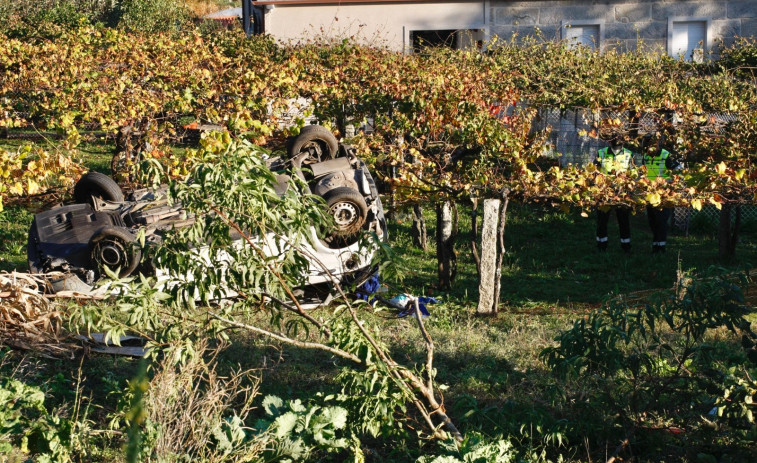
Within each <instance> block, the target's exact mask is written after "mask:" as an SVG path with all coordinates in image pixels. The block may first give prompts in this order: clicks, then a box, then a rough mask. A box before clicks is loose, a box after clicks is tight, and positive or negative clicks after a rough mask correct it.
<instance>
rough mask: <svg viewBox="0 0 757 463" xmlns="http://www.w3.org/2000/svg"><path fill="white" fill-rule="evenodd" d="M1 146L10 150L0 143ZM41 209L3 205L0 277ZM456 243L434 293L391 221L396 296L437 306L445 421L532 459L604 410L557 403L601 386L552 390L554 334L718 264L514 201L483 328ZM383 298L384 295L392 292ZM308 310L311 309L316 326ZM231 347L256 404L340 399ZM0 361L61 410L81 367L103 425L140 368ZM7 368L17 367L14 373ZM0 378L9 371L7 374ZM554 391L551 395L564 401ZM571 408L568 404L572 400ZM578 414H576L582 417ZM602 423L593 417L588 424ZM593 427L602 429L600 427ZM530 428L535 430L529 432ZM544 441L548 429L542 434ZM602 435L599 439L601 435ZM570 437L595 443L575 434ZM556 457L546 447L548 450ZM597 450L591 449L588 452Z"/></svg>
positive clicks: (319, 381)
mask: <svg viewBox="0 0 757 463" xmlns="http://www.w3.org/2000/svg"><path fill="white" fill-rule="evenodd" d="M5 146H8V145H5ZM112 150H113V147H112V145H109V144H108V143H105V142H93V143H88V144H85V145H84V146H82V148H81V152H82V155H83V157H85V159H87V166H88V167H89V168H91V169H93V170H98V171H102V172H106V173H107V172H108V169H109V162H110V155H111V153H112ZM36 207H39V206H38V205H28V204H26V205H21V204H18V205H12V206H10V207H8V208H7V209H6V210H5V211H4V212H2V213H0V269H1V270H11V269H18V270H21V271H24V270H26V263H25V260H26V256H25V244H26V231H27V230H28V227H29V224H30V222H31V219H32V217H33V211H34V210H35V208H36ZM460 211H461V214H462V215H461V217H460V235H459V238H458V246H457V250H458V265H459V273H458V277H457V280H456V282H455V285H454V287H453V289H452V290H450V291H440V290H439V289H438V287H437V286H436V260H435V255H434V252H433V250H432V249H429V250H427V251H422V250H419V249H416V248H414V247H412V245H411V244H410V243H411V239H410V235H409V231H410V223H409V220H407V218H408V217H409V216H406V215H404V214H402V213H398V214H397V217H398V220H397V221H396V222H395V223H392V224H391V227H390V236H391V242H392V245H393V246H394V248H395V251H396V252H397V253H398V254H399V255H401V256H403V259H404V261H405V262H404V265H403V267H405V268H406V269H411V270H408V272H407V273H408V274H407V278H406V280H405V283H404V285H403V286H402V287H400V288H396V289H393V290H392V291H393V292H395V291H396V292H399V291H407V292H409V293H412V294H415V295H432V296H435V297H437V298H439V299H440V301H441V302H440V303H439V304H436V305H432V306H430V307H429V309H430V311H431V317H429V318H428V319H427V320H426V324H427V327H428V329H429V331H430V333H431V335H432V337H433V339H434V342H435V346H436V356H435V366H436V368H437V377H436V379H437V381H438V382H439V383H440V384H443V385H446V386H447V387H448V389H447V390H446V391H445V393H444V397H445V405H446V407H447V409H448V412H449V413H450V414H451V415H452V417H453V419H455V420H456V423H457V424H458V425H459V426H461V428H462V429H463V430H465V431H472V430H477V431H479V432H483V433H484V434H486V435H489V436H496V435H501V434H503V435H511V436H519V439H520V444H521V445H523V446H531V447H533V448H539V446H540V445H542V444H544V443H545V440H548V439H549V438H550V437H549V436H550V435H556V434H550V432H554V433H557V432H559V431H560V429H562V428H561V427H560V426H563V424H561V423H564V420H563V418H564V416H563V415H565V414H569V413H589V414H592V413H593V414H594V415H596V416H597V417H601V419H607V421H608V422H609V418H607V417H606V416H605V415H606V413H607V411H603V410H590V409H588V408H589V407H590V403H589V402H587V403H586V404H583V405H581V403H579V404H575V403H568V402H566V401H567V400H568V398H567V397H564V396H562V395H561V394H564V392H565V390H570V391H571V393H572V394H575V397H580V396H582V395H584V394H585V395H587V396H590V395H592V394H597V393H598V391H600V390H601V388H602V387H603V383H602V381H601V380H600V379H599V378H584V380H583V381H582V382H575V383H574V384H568V385H565V384H562V385H560V384H558V383H557V382H556V379H555V377H554V376H552V374H551V372H550V371H549V370H548V369H547V368H546V367H545V365H544V364H543V363H542V361H541V360H540V359H539V357H538V355H539V352H541V350H542V349H544V348H545V347H547V346H550V345H552V344H553V343H554V341H553V339H554V337H555V336H556V335H558V334H559V333H560V332H561V331H562V330H564V329H566V328H567V327H569V326H571V324H572V323H573V321H574V320H575V319H577V318H580V317H583V316H584V315H585V314H586V313H587V311H589V310H591V309H593V308H596V307H598V306H599V305H600V303H601V302H602V301H603V300H604V299H606V298H607V297H608V296H609V295H611V294H629V293H644V292H649V291H651V290H657V289H665V288H670V287H671V286H672V285H673V284H674V282H675V280H676V277H677V275H678V273H679V271H685V272H697V271H701V270H703V269H704V268H706V267H708V266H710V265H714V264H719V263H718V261H717V260H716V256H717V241H716V239H715V238H714V237H713V235H712V233H710V232H708V231H707V230H708V229H707V228H706V227H705V226H703V225H702V224H698V227H699V228H697V230H700V231H702V233H696V234H691V235H690V236H683V235H681V234H677V233H675V232H673V233H672V234H671V236H670V238H669V242H670V244H669V250H668V253H667V254H665V255H651V254H650V241H651V234H650V231H649V230H648V226H647V224H646V219H645V217H644V214H643V213H642V214H637V215H635V216H633V217H632V239H633V246H634V248H633V252H632V253H631V254H630V255H626V254H624V253H622V252H621V250H620V247H619V245H618V246H610V249H609V250H608V251H607V252H606V253H601V254H600V253H598V252H597V250H596V244H595V240H594V227H595V222H594V220H595V219H594V217H589V218H583V217H581V216H580V215H579V214H578V213H572V214H565V213H563V212H559V211H556V210H553V209H549V208H543V207H538V206H526V205H518V204H513V205H511V206H510V209H509V213H508V222H507V229H506V237H505V240H506V247H507V256H506V259H505V263H504V266H503V275H502V306H501V310H500V312H499V313H498V314H497V315H496V316H493V317H486V318H482V317H477V316H475V305H476V299H477V293H478V286H477V279H476V273H475V266H474V261H473V258H472V254H471V252H470V249H469V246H468V245H467V243H468V242H469V241H470V237H471V235H470V232H469V229H470V220H469V216H468V212H469V211H467V210H466V209H465V208H461V209H460ZM427 224H428V227H429V236H430V237H433V236H434V232H435V230H434V224H435V221H434V220H433V217H432V216H431V215H430V214H427ZM616 239H617V226H616V225H615V224H614V223H613V222H611V226H610V240H611V243H613V240H616ZM756 261H757V229H755V225H754V223H748V224H747V226H746V227H744V229H743V230H742V241H741V242H740V243H739V246H738V255H737V257H736V259H735V260H734V262H730V263H728V265H727V266H728V268H731V269H734V270H737V269H744V268H749V267H750V266H751V265H752V264H753V263H754V262H756ZM393 292H390V293H389V296H391V295H393ZM319 311H324V312H323V315H324V316H326V315H327V313H326V312H325V311H326V309H318V311H316V312H314V314H315V315H316V316H319ZM365 316H366V318H368V319H370V320H371V321H372V322H374V323H376V324H377V325H378V326H379V327H380V330H381V336H382V338H383V340H384V342H386V343H387V344H388V345H389V346H390V349H391V351H392V353H393V355H394V356H395V358H397V359H398V360H400V361H402V362H403V363H406V364H410V365H422V364H423V361H424V357H423V355H424V353H423V352H422V338H421V336H420V333H419V332H418V329H417V326H416V322H415V320H414V319H412V318H406V319H396V318H386V313H378V314H370V313H366V314H365ZM232 341H233V343H232V345H231V347H229V348H228V349H226V350H225V351H224V352H223V353H222V354H221V355H220V356H219V362H220V367H221V368H222V369H226V370H227V371H230V370H232V369H234V368H237V367H239V366H241V367H242V368H246V369H250V368H251V369H255V370H257V371H258V372H259V373H260V374H261V375H262V377H263V382H262V384H261V385H260V388H261V389H260V393H261V394H262V395H267V394H275V395H278V396H280V397H282V398H301V399H304V400H307V399H309V398H312V397H313V395H314V394H315V393H316V392H323V393H334V392H338V391H339V390H340V389H341V384H339V383H338V381H337V380H336V375H337V374H338V372H339V370H340V363H339V362H336V361H334V360H333V359H332V358H329V357H327V356H324V355H322V354H321V353H317V352H313V351H308V350H303V349H298V348H293V347H289V346H283V345H279V344H276V343H271V342H269V341H267V340H265V339H260V338H257V337H253V336H250V335H246V334H240V333H237V334H233V335H232ZM712 342H713V346H714V347H715V348H716V349H719V350H721V351H723V352H728V351H729V350H733V349H734V348H735V342H736V341H735V340H734V339H733V337H732V336H730V335H726V334H722V333H721V334H719V335H718V336H716V337H715V338H713V340H712ZM6 357H7V358H8V359H9V360H7V361H6V362H5V364H6V366H7V364H8V362H11V363H13V362H17V364H18V365H25V366H22V367H20V368H21V371H25V372H26V373H25V374H26V377H27V378H28V380H29V381H30V382H33V383H43V384H45V385H46V390H47V391H48V393H49V394H50V396H51V397H52V398H53V400H54V403H56V404H63V403H65V402H67V401H70V400H71V395H72V391H74V390H75V388H76V378H77V377H78V369H79V362H81V368H82V372H83V377H84V380H83V382H82V384H81V385H80V386H81V387H82V389H83V391H84V395H85V396H87V397H89V398H90V399H91V402H92V403H93V404H96V407H94V408H93V410H94V411H93V414H92V415H91V416H90V418H91V419H93V420H94V421H95V422H96V423H97V424H98V425H99V426H105V425H106V423H105V420H106V417H107V415H108V413H111V412H113V410H114V409H115V406H116V403H115V399H114V397H116V396H115V395H114V394H113V392H114V391H119V390H122V389H123V388H124V387H125V384H126V381H127V380H128V379H131V378H132V377H133V375H134V374H135V373H136V371H137V364H138V362H137V361H134V360H130V359H122V358H110V357H105V356H98V355H87V356H84V357H79V358H77V359H76V360H75V361H71V360H60V359H58V360H48V359H42V358H36V357H34V356H29V357H26V356H22V355H21V354H19V353H7V354H6ZM17 371H18V369H17ZM4 374H8V369H7V368H6V371H5V372H4ZM561 391H562V392H561ZM575 397H574V398H573V399H570V400H575ZM582 407H583V408H582ZM598 419H599V418H598ZM600 421H601V420H600ZM534 426H539V427H541V428H540V429H541V431H539V432H537V431H535V430H534V428H533V427H534ZM550 430H551V431H550ZM610 431H611V430H606V432H607V433H608V435H610ZM571 432H574V433H579V434H580V433H581V432H585V433H587V434H591V433H593V432H597V430H596V429H593V428H591V427H590V426H589V424H587V425H586V429H585V430H583V431H581V430H580V429H578V430H576V429H573V430H572V431H571ZM571 444H572V447H570V449H569V450H568V449H567V448H566V449H565V452H566V454H565V456H566V457H568V458H570V459H573V460H581V459H585V458H586V455H583V456H581V455H578V454H576V452H578V450H576V449H578V448H580V445H581V444H580V443H576V442H573V443H571ZM366 445H368V446H375V448H374V447H371V448H373V450H371V451H372V452H374V453H375V454H376V455H380V457H376V458H374V459H373V460H371V461H408V458H409V457H408V454H407V452H404V453H403V452H399V451H398V452H397V456H392V455H393V452H392V451H391V450H390V449H388V448H382V447H381V446H382V445H384V444H381V443H372V442H368V441H367V442H366ZM553 448H556V447H553ZM588 451H591V452H595V453H594V454H595V455H596V454H597V453H596V449H589V450H587V452H588Z"/></svg>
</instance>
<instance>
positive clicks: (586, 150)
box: [533, 108, 757, 232]
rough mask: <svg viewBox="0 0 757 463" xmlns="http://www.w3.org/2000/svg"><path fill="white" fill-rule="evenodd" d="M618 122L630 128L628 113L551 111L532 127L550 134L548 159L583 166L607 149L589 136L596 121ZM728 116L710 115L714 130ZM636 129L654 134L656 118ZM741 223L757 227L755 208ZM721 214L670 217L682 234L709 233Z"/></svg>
mask: <svg viewBox="0 0 757 463" xmlns="http://www.w3.org/2000/svg"><path fill="white" fill-rule="evenodd" d="M600 117H601V118H608V117H609V118H613V119H618V120H619V121H620V122H621V124H622V125H623V126H625V127H630V126H631V122H630V121H629V120H628V113H627V112H610V113H602V114H601V115H600V114H599V113H595V112H592V111H589V110H563V111H561V110H559V109H553V108H541V109H539V111H538V113H537V116H536V118H535V120H534V123H533V129H534V130H536V131H543V130H548V131H549V139H548V142H549V148H548V152H547V155H548V156H553V157H555V158H556V159H557V160H558V161H559V162H560V165H561V166H567V165H577V166H585V165H586V164H588V163H590V162H592V161H593V160H594V158H595V157H596V155H597V151H598V150H599V149H601V148H603V147H605V146H608V143H607V142H606V141H603V140H601V139H600V138H598V137H596V136H590V135H589V133H590V132H591V131H592V129H594V128H595V127H596V125H597V122H598V121H599V118H600ZM733 117H734V116H733V115H730V114H710V115H708V119H710V120H712V124H711V125H712V127H713V130H717V129H718V127H719V126H722V125H723V124H726V123H728V122H732V121H733ZM634 124H636V127H635V129H636V130H638V132H639V133H641V134H645V133H652V132H654V131H656V130H657V121H656V116H654V115H651V114H644V115H642V116H641V117H640V118H639V120H637V121H634ZM634 163H635V164H636V165H641V155H640V154H639V153H634ZM741 219H742V223H744V224H746V225H755V226H757V206H755V205H748V206H742V208H741ZM719 220H720V214H719V211H718V209H717V208H715V206H705V207H703V208H702V210H701V211H696V210H692V209H688V208H676V210H675V214H674V216H673V224H674V226H675V227H676V228H679V229H680V230H682V231H684V232H688V231H689V230H703V231H710V229H712V228H716V227H717V225H718V221H719Z"/></svg>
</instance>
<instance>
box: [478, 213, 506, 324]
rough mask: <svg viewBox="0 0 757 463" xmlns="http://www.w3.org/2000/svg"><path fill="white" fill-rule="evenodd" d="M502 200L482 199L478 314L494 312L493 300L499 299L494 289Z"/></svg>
mask: <svg viewBox="0 0 757 463" xmlns="http://www.w3.org/2000/svg"><path fill="white" fill-rule="evenodd" d="M501 204H502V201H501V200H499V199H486V200H484V223H483V225H482V227H481V228H482V229H481V272H480V279H479V284H478V309H477V310H476V312H478V313H479V314H491V313H494V311H495V309H496V307H494V304H495V301H497V300H499V298H498V297H497V295H496V294H495V291H497V290H498V289H499V285H498V284H497V276H498V275H499V272H497V268H496V267H497V250H498V248H499V246H498V244H497V238H498V237H497V225H498V224H499V211H500V205H501Z"/></svg>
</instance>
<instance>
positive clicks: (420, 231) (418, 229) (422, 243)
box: [410, 204, 428, 251]
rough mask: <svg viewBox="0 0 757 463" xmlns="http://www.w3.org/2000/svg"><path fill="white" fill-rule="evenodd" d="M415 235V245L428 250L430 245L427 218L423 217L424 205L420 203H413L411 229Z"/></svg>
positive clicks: (411, 232) (413, 235) (411, 233)
mask: <svg viewBox="0 0 757 463" xmlns="http://www.w3.org/2000/svg"><path fill="white" fill-rule="evenodd" d="M410 235H411V236H412V237H413V246H415V247H417V248H419V249H423V250H424V251H425V250H426V247H427V246H428V233H427V232H426V219H424V218H423V207H421V205H420V204H414V205H413V228H411V229H410Z"/></svg>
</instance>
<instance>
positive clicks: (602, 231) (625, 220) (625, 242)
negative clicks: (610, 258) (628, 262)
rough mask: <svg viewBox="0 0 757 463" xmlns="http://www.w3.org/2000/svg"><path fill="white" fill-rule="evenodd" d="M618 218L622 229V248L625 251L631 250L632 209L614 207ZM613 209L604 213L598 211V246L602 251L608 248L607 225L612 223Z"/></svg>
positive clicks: (619, 226)
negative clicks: (611, 214)
mask: <svg viewBox="0 0 757 463" xmlns="http://www.w3.org/2000/svg"><path fill="white" fill-rule="evenodd" d="M612 209H615V215H616V216H617V217H618V228H620V247H621V248H623V249H624V250H628V249H631V209H629V208H627V207H622V206H618V207H613V208H612ZM612 209H609V210H608V211H607V212H603V211H601V210H599V209H597V246H598V247H599V248H600V249H606V248H607V223H608V222H609V221H610V213H611V212H612Z"/></svg>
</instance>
